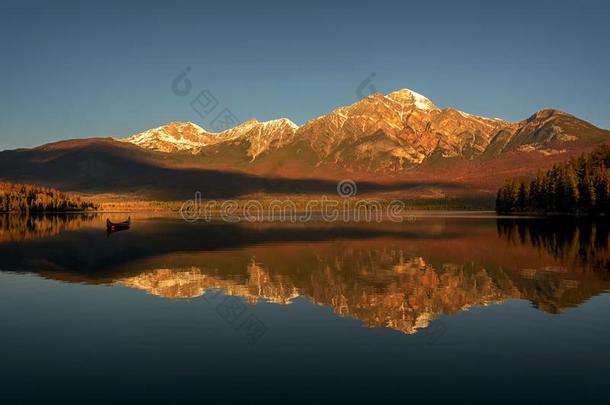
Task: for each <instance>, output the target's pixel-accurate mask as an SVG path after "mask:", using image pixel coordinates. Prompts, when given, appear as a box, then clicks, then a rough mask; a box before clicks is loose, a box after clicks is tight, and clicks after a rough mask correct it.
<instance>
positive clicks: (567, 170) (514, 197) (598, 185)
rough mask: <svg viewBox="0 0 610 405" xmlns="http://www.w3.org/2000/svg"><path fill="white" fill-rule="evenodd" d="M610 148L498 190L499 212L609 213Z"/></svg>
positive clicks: (516, 181) (600, 149)
mask: <svg viewBox="0 0 610 405" xmlns="http://www.w3.org/2000/svg"><path fill="white" fill-rule="evenodd" d="M609 168H610V146H609V145H602V146H600V147H598V148H597V149H595V150H594V151H593V152H591V153H589V154H586V155H585V154H583V155H581V156H580V157H578V158H575V159H571V160H569V161H567V162H564V163H560V164H557V165H555V166H553V168H552V169H550V170H549V171H547V172H546V173H542V172H539V173H538V175H537V176H536V178H534V179H533V180H524V179H512V180H509V181H507V183H506V185H505V186H504V187H502V188H500V190H498V195H497V198H496V211H497V212H499V213H511V212H537V213H553V212H557V213H571V214H591V215H600V214H602V215H603V214H610V177H609V176H610V174H609V172H608V170H609Z"/></svg>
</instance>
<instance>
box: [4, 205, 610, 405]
mask: <svg viewBox="0 0 610 405" xmlns="http://www.w3.org/2000/svg"><path fill="white" fill-rule="evenodd" d="M105 219H106V217H105V216H96V217H80V216H71V217H34V218H32V217H30V218H21V217H9V216H3V217H1V216H0V269H1V270H2V271H1V272H0V307H1V308H2V311H0V324H1V325H2V334H1V335H0V347H2V362H1V363H0V381H2V391H1V394H0V397H2V398H4V399H6V400H8V402H9V403H10V402H41V401H45V402H47V401H51V400H59V399H61V400H64V401H65V402H84V401H89V402H96V401H99V402H107V401H110V400H120V401H128V400H129V401H134V402H149V403H151V402H152V403H157V402H160V403H161V402H162V403H167V402H170V403H172V402H196V403H204V402H212V403H214V402H227V401H231V400H241V401H251V402H252V401H259V400H260V401H266V402H272V401H276V400H277V401H283V402H288V401H289V402H300V401H304V402H309V403H318V402H329V401H350V402H357V401H359V400H374V401H376V402H397V401H400V402H422V401H426V402H427V403H447V402H448V401H451V402H456V401H458V400H460V401H463V402H468V403H475V402H485V403H490V402H494V403H502V402H507V403H508V402H514V401H521V402H529V403H563V402H573V401H576V400H579V401H582V400H585V401H588V402H594V403H604V402H606V401H608V400H610V394H608V389H607V388H606V382H607V379H608V376H609V375H610V352H609V351H608V350H607V348H608V342H609V341H610V322H609V319H610V295H609V294H607V291H608V290H609V289H610V273H609V270H608V269H609V267H608V262H609V260H608V227H607V226H606V225H605V224H604V223H597V224H591V223H582V222H581V223H575V222H573V221H571V220H562V221H560V222H557V221H545V220H539V219H527V220H510V219H496V218H493V217H490V216H487V215H442V216H435V215H417V216H416V217H415V220H414V221H410V222H405V223H401V224H395V223H382V224H364V223H334V224H326V223H315V222H313V223H308V224H279V223H264V224H226V223H220V222H213V223H204V222H197V223H193V224H189V223H185V222H183V221H181V220H179V219H177V218H171V217H148V216H136V217H134V218H132V220H133V227H132V229H130V230H128V231H124V232H118V233H114V234H110V235H108V234H107V233H106V232H105V227H104V221H105Z"/></svg>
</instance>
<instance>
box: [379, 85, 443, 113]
mask: <svg viewBox="0 0 610 405" xmlns="http://www.w3.org/2000/svg"><path fill="white" fill-rule="evenodd" d="M386 97H387V98H389V99H390V100H393V101H396V102H397V103H399V104H401V105H403V106H404V105H413V106H414V107H415V108H417V109H419V110H424V111H432V110H438V107H437V106H436V105H434V103H433V102H432V101H430V100H429V99H428V98H427V97H424V96H422V95H421V94H419V93H417V92H415V91H413V90H410V89H401V90H397V91H394V92H392V93H390V94H388V95H387V96H386Z"/></svg>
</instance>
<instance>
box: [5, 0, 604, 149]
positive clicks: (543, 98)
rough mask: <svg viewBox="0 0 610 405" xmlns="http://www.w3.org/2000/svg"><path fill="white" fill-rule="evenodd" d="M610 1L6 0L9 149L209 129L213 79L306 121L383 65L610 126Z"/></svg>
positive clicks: (481, 101)
mask: <svg viewBox="0 0 610 405" xmlns="http://www.w3.org/2000/svg"><path fill="white" fill-rule="evenodd" d="M124 3H125V4H124ZM164 3H165V4H164ZM609 3H610V2H607V1H581V2H577V1H573V2H571V1H561V2H560V1H538V2H532V1H523V2H521V1H504V2H492V1H480V2H478V1H472V2H468V1H460V2H458V1H447V2H443V1H438V0H437V1H430V2H425V1H415V2H407V1H396V2H390V1H387V2H386V1H366V2H356V1H350V2H347V1H346V2H339V1H336V2H331V1H320V2H318V1H302V2H298V3H297V2H290V1H282V2H279V1H278V2H276V1H267V2H263V1H247V2H246V1H244V2H240V1H213V2H205V1H184V2H183V1H172V2H155V1H146V2H130V3H129V4H127V2H114V1H97V2H89V1H87V2H85V1H82V2H62V1H56V2H50V1H45V2H33V1H24V0H22V1H6V0H4V1H2V2H1V3H0V38H1V41H0V48H1V49H0V52H1V63H0V89H1V90H0V134H1V136H0V150H1V149H10V148H16V147H30V146H35V145H39V144H42V143H46V142H50V141H54V140H59V139H67V138H80V137H91V136H127V135H129V134H132V133H134V132H137V131H141V130H144V129H147V128H150V127H154V126H158V125H161V124H163V123H165V122H168V121H172V120H190V121H193V122H196V123H198V124H199V125H201V126H203V127H209V126H210V122H209V120H210V119H211V118H210V117H206V118H205V119H202V117H200V116H198V115H197V114H196V113H195V112H194V111H193V110H192V109H191V107H190V106H189V101H191V99H192V98H194V96H196V93H198V92H199V91H200V90H203V89H206V88H207V89H209V90H210V92H211V93H212V94H213V95H214V96H215V97H216V99H217V100H218V102H219V108H220V107H227V108H229V109H230V110H231V111H232V112H233V113H234V114H235V115H236V116H237V117H238V118H239V119H241V120H246V119H249V118H253V117H255V118H258V119H259V120H267V119H273V118H278V117H287V118H290V119H292V120H293V121H295V122H296V123H298V124H301V123H303V122H304V121H307V120H308V119H311V118H313V117H316V116H318V115H321V114H324V113H326V112H328V111H330V110H332V109H333V108H335V107H337V106H340V105H344V104H350V103H353V102H354V101H356V99H357V87H358V85H359V84H360V83H361V82H362V81H363V80H364V79H366V78H367V77H368V76H369V75H370V74H371V73H373V72H374V73H375V76H374V78H373V82H372V83H373V84H374V86H375V88H376V89H377V90H378V91H381V92H384V93H387V92H389V91H392V90H395V89H399V88H404V87H406V88H410V89H412V90H415V91H417V92H420V93H422V94H424V95H426V96H427V97H428V98H430V99H431V100H432V101H433V102H435V103H436V104H437V105H438V106H440V107H447V106H454V107H457V108H460V109H462V110H464V111H467V112H471V113H475V114H481V115H489V116H497V117H501V118H505V119H508V120H520V119H523V118H526V117H527V116H529V115H530V114H532V113H533V112H535V111H536V110H539V109H541V108H543V107H554V108H559V109H561V110H565V111H568V112H571V113H573V114H575V115H577V116H579V117H582V118H584V119H586V120H589V121H591V122H593V123H594V124H596V125H598V126H600V127H604V128H610V23H608V22H609V21H610V4H609ZM186 66H190V67H191V72H190V73H189V79H190V80H191V83H192V87H193V90H192V93H191V94H190V95H187V96H178V95H176V94H174V93H173V92H172V90H171V82H172V80H173V79H174V78H175V77H176V76H177V75H178V74H179V73H180V72H181V71H182V70H183V69H184V68H185V67H186Z"/></svg>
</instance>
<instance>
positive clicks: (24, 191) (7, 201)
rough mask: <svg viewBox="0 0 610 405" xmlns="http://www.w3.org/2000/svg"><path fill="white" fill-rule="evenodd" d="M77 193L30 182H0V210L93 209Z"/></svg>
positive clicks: (93, 206)
mask: <svg viewBox="0 0 610 405" xmlns="http://www.w3.org/2000/svg"><path fill="white" fill-rule="evenodd" d="M95 208H96V206H95V204H93V203H91V202H88V201H84V200H83V199H82V198H81V197H80V196H78V195H72V194H65V193H62V192H60V191H58V190H55V189H53V188H46V187H39V186H34V185H30V184H12V183H0V212H64V211H83V210H87V209H95Z"/></svg>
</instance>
